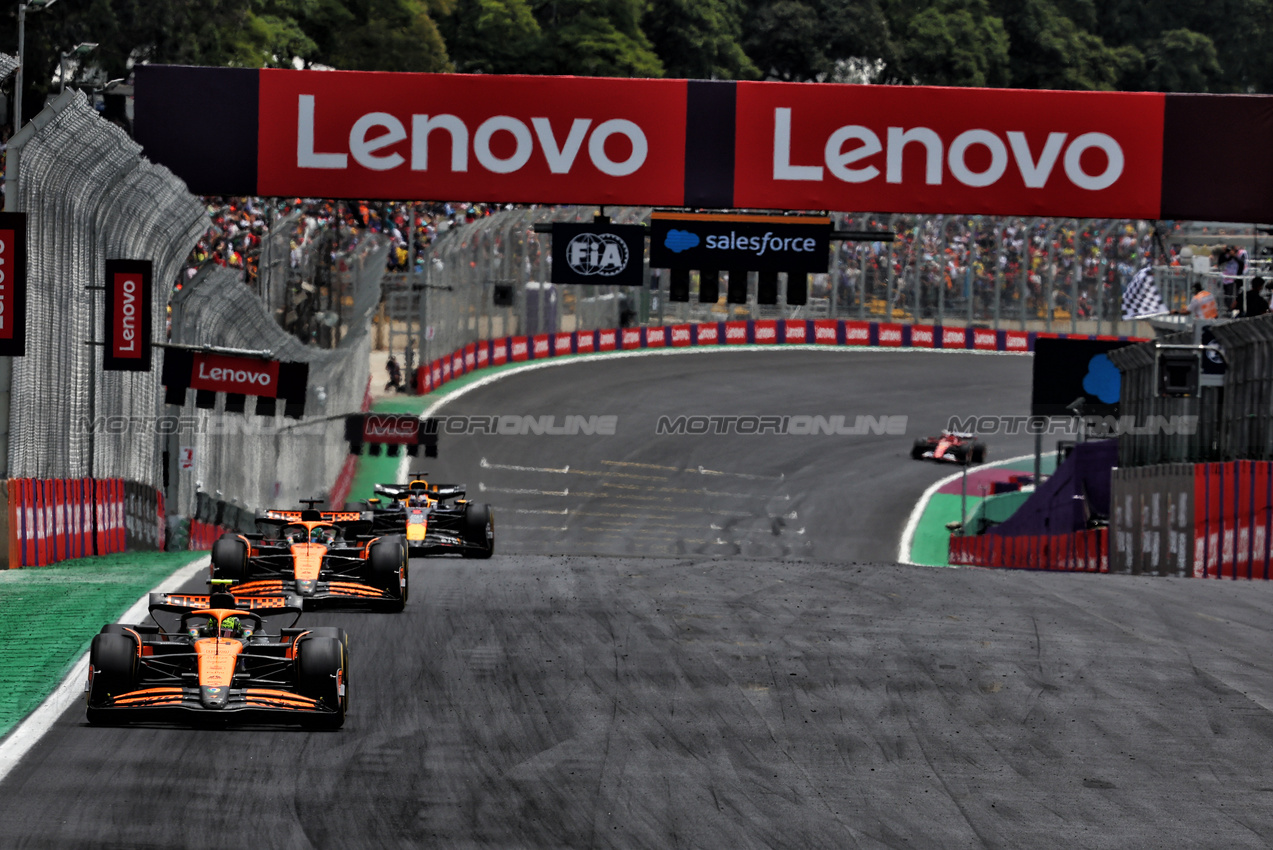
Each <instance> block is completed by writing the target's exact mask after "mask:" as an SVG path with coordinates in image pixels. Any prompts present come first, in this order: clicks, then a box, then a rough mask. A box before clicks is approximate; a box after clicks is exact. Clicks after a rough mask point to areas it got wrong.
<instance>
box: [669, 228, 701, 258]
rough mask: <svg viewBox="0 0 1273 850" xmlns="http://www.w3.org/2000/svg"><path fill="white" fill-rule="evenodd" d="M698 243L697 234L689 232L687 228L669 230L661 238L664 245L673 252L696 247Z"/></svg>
mask: <svg viewBox="0 0 1273 850" xmlns="http://www.w3.org/2000/svg"><path fill="white" fill-rule="evenodd" d="M698 243H699V238H698V234H696V233H690V232H689V231H688V230H669V231H668V232H667V236H666V237H664V239H663V244H664V246H666V247H667V249H668V250H669V251H671V252H672V253H674V254H679V253H681V252H682V251H688V250H689V249H690V248H694V247H697V245H698Z"/></svg>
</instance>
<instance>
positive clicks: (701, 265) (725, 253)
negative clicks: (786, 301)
mask: <svg viewBox="0 0 1273 850" xmlns="http://www.w3.org/2000/svg"><path fill="white" fill-rule="evenodd" d="M830 239H831V219H829V218H826V217H815V216H781V215H724V214H720V215H718V214H712V213H673V212H657V211H656V212H654V213H651V214H650V265H651V266H654V267H656V268H668V269H698V270H700V271H701V270H704V269H706V270H721V269H736V270H739V271H743V270H745V271H773V272H788V273H793V274H800V273H815V274H816V273H820V272H825V271H826V270H827V262H828V259H829V256H830V254H829V245H830Z"/></svg>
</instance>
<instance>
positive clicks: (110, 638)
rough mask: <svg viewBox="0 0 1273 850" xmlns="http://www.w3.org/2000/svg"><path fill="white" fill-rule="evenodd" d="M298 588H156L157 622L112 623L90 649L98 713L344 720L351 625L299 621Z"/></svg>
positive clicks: (316, 723) (114, 719)
mask: <svg viewBox="0 0 1273 850" xmlns="http://www.w3.org/2000/svg"><path fill="white" fill-rule="evenodd" d="M300 605H301V601H300V598H299V597H297V596H295V595H290V596H275V597H261V598H256V599H236V598H235V597H233V596H231V595H230V594H228V593H214V594H212V595H211V596H200V595H194V594H164V593H152V594H151V595H150V615H151V619H152V620H154V622H155V624H154V625H121V624H110V625H106V626H103V627H102V631H101V633H99V634H98V635H96V636H94V638H93V643H92V646H91V648H90V650H89V671H88V685H87V689H86V690H87V713H88V722H89V723H95V724H96V723H128V722H132V721H139V722H148V721H159V722H178V723H203V722H210V723H216V724H222V723H230V722H282V723H299V724H301V725H302V726H305V727H308V728H315V729H338V728H340V726H341V725H342V724H343V723H344V722H345V710H346V708H347V707H348V701H349V697H348V685H349V640H348V637H347V636H346V635H345V632H344V630H343V629H335V628H314V629H298V628H293V626H295V624H296V621H297V619H298V618H299V617H300V614H301V607H300Z"/></svg>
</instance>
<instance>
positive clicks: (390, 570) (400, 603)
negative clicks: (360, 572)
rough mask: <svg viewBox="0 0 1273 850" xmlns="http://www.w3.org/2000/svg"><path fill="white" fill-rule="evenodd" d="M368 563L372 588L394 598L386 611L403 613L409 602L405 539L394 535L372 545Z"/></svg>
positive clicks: (387, 604) (387, 605)
mask: <svg viewBox="0 0 1273 850" xmlns="http://www.w3.org/2000/svg"><path fill="white" fill-rule="evenodd" d="M367 563H368V567H369V569H370V571H371V575H370V576H369V577H368V578H369V579H370V583H371V586H372V587H375V588H378V589H379V590H383V591H385V592H386V593H388V594H390V595H391V596H392V597H393V598H392V600H391V601H389V602H388V603H386V610H388V611H401V610H402V609H403V608H404V607H405V606H406V602H407V587H406V580H407V547H406V544H405V543H404V541H403V539H402V538H401V537H399V536H397V535H393V536H390V537H382V538H380V539H379V540H377V541H376V542H374V543H372V544H371V551H370V552H369V553H368V555H367Z"/></svg>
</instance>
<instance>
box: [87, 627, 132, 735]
mask: <svg viewBox="0 0 1273 850" xmlns="http://www.w3.org/2000/svg"><path fill="white" fill-rule="evenodd" d="M88 663H89V667H90V668H91V672H90V673H89V675H90V677H91V678H90V679H89V688H88V722H89V723H101V722H103V718H102V717H101V716H100V715H99V714H98V712H97V711H96V709H98V708H101V707H104V706H106V705H107V704H108V703H109V702H110V700H111V699H112V698H113V697H117V696H120V695H121V694H126V693H128V692H129V691H131V690H133V689H134V687H135V686H136V682H137V641H135V640H134V639H133V638H132V637H131V636H130V635H126V634H120V633H118V632H103V633H101V634H98V635H95V636H94V637H93V643H92V644H91V646H90V648H89V651H88Z"/></svg>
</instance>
